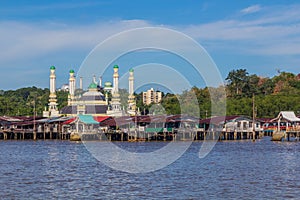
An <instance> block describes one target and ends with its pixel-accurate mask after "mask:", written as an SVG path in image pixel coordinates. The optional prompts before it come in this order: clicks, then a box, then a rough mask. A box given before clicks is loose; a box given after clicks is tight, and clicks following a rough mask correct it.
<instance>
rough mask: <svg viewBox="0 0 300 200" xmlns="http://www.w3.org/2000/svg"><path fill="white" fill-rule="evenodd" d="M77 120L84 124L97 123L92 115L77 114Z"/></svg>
mask: <svg viewBox="0 0 300 200" xmlns="http://www.w3.org/2000/svg"><path fill="white" fill-rule="evenodd" d="M79 120H80V121H81V122H83V123H85V124H99V122H97V121H96V120H95V119H94V117H93V116H92V115H79Z"/></svg>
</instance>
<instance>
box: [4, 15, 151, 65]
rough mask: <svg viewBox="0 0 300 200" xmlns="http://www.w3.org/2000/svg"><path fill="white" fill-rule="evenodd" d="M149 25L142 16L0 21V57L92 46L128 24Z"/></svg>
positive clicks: (33, 54) (30, 54) (89, 47)
mask: <svg viewBox="0 0 300 200" xmlns="http://www.w3.org/2000/svg"><path fill="white" fill-rule="evenodd" d="M144 26H150V23H148V22H146V21H143V20H128V21H114V22H106V23H95V24H91V25H81V26H68V25H61V24H53V23H46V24H29V23H20V22H10V21H8V22H0V43H1V44H2V45H1V47H0V52H1V53H0V60H1V61H2V62H3V61H10V60H12V59H13V60H14V59H15V58H16V57H23V58H24V57H26V58H33V57H39V56H41V55H46V54H48V53H51V52H56V51H61V50H66V49H74V48H77V49H78V50H79V49H92V48H93V47H94V46H95V45H97V44H98V43H99V42H101V41H102V40H104V39H105V38H107V37H109V36H110V35H112V34H116V33H118V32H120V31H123V30H127V29H130V28H137V27H144Z"/></svg>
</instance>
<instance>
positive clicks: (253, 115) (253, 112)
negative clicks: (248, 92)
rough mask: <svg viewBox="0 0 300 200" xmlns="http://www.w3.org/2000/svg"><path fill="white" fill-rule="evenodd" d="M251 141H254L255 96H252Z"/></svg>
mask: <svg viewBox="0 0 300 200" xmlns="http://www.w3.org/2000/svg"><path fill="white" fill-rule="evenodd" d="M252 134H253V136H252V140H253V141H255V96H254V93H253V94H252Z"/></svg>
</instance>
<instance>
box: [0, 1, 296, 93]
mask: <svg viewBox="0 0 300 200" xmlns="http://www.w3.org/2000/svg"><path fill="white" fill-rule="evenodd" d="M299 9H300V3H298V1H291V0H284V1H278V0H272V1H269V0H266V1H253V0H252V1H248V0H243V1H221V0H209V1H196V0H195V1H193V0H187V1H175V0H174V1H172V0H151V1H136V0H132V1H116V0H107V1H56V0H52V1H1V3H0V44H1V45H0V48H1V49H0V52H1V53H0V67H1V74H0V89H4V90H7V89H16V88H20V87H26V86H33V85H35V86H37V87H42V88H43V87H48V85H49V80H48V76H49V67H50V66H51V65H55V66H56V68H57V85H58V86H60V85H62V84H63V83H66V82H67V81H68V73H67V72H68V70H69V69H70V68H73V69H75V71H77V70H79V66H80V65H81V63H82V62H83V60H84V59H85V57H86V56H87V55H88V53H89V52H90V51H91V50H92V49H93V48H94V47H95V46H96V45H97V44H98V43H100V42H101V41H103V40H105V39H106V38H107V37H109V36H111V35H113V34H117V33H118V32H120V31H124V30H127V29H131V28H138V27H147V26H160V27H161V26H162V27H167V28H171V29H175V30H177V31H180V32H183V33H185V34H187V35H188V36H190V37H192V38H193V39H195V40H196V41H197V42H199V43H200V44H201V45H202V46H203V47H204V48H205V49H206V50H207V52H208V53H209V54H210V56H211V57H212V59H213V60H214V61H215V63H216V64H217V66H218V68H219V70H220V72H221V75H222V77H223V78H224V79H225V77H226V76H227V74H228V72H229V71H230V70H232V69H238V68H246V69H247V70H248V72H249V73H251V74H252V73H256V74H258V75H260V76H269V77H272V76H274V75H276V73H277V72H276V71H277V69H280V70H281V71H288V72H293V73H300V70H299V69H300V67H299V64H300V14H299ZM191 76H192V74H191ZM108 81H111V80H108ZM192 84H195V85H197V86H202V85H201V84H202V82H201V81H199V84H197V81H196V80H194V82H192Z"/></svg>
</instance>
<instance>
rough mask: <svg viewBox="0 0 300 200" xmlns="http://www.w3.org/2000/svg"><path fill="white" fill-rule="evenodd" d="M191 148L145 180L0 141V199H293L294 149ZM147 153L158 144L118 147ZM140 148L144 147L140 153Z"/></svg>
mask: <svg viewBox="0 0 300 200" xmlns="http://www.w3.org/2000/svg"><path fill="white" fill-rule="evenodd" d="M201 144H202V143H201V142H195V143H193V145H192V146H191V147H190V148H189V149H188V151H187V152H186V153H185V154H184V155H183V156H182V157H181V158H180V159H179V160H177V161H176V162H175V163H173V164H171V165H169V166H168V167H166V168H163V169H161V170H158V171H155V172H150V173H146V174H129V173H124V172H119V171H115V170H112V169H110V168H108V167H107V166H105V165H103V164H102V163H100V162H98V161H97V160H96V159H94V158H93V157H92V156H91V154H90V153H89V152H88V151H87V150H86V149H85V147H84V145H83V144H81V143H73V142H68V141H37V142H34V141H1V142H0V152H1V154H0V155H1V156H0V170H1V178H0V184H1V189H2V190H1V193H0V199H24V198H25V199H42V198H43V199H45V198H46V199H57V198H59V199H62V198H63V199H70V198H71V199H78V198H80V199H114V198H116V199H158V198H159V199H161V198H167V199H200V198H201V199H216V198H222V199H224V198H230V199H232V198H242V199H245V198H246V199H247V198H248V199H249V198H251V199H253V198H255V199H263V198H264V199H265V198H274V197H276V198H278V199H286V198H298V197H299V195H300V191H299V188H300V181H299V180H300V168H299V166H300V154H299V151H300V143H299V142H284V143H276V142H271V141H270V138H264V139H262V140H258V141H256V142H251V141H247V142H219V143H217V145H216V146H215V148H214V149H213V151H212V152H211V153H210V154H209V155H208V156H207V157H205V158H204V159H199V158H198V152H199V148H200V147H201ZM118 145H119V146H120V147H124V148H126V149H130V150H132V151H136V152H140V151H144V152H147V151H151V150H157V149H158V148H161V147H163V146H164V144H163V143H162V142H157V143H156V142H149V143H126V142H124V143H121V144H120V143H119V144H118ZM144 148H147V150H145V149H144Z"/></svg>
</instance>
